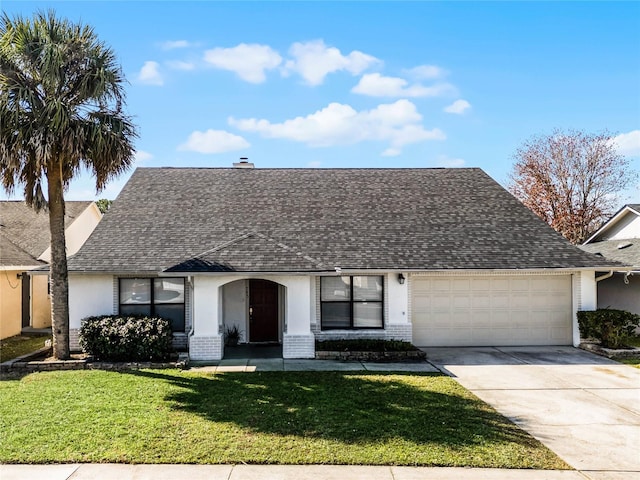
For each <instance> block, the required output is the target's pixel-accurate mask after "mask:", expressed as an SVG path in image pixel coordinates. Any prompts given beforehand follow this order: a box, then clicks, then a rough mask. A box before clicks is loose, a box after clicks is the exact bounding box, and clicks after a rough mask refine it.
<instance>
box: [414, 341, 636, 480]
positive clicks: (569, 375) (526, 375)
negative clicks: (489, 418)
mask: <svg viewBox="0 0 640 480" xmlns="http://www.w3.org/2000/svg"><path fill="white" fill-rule="evenodd" d="M426 351H427V355H428V358H429V360H430V361H431V362H433V363H434V364H436V365H439V366H440V368H442V369H445V370H446V371H448V372H450V373H451V374H452V375H453V376H454V377H455V379H456V380H457V381H458V382H459V383H460V384H461V385H462V386H464V387H465V388H467V389H469V390H471V391H472V392H473V393H474V394H475V395H477V396H478V397H479V398H481V399H482V400H484V401H485V402H487V403H488V404H489V405H491V406H492V407H493V408H495V409H496V410H497V411H498V412H500V413H501V414H502V415H504V416H506V417H508V418H509V419H511V420H512V421H513V422H515V423H516V424H517V425H518V426H520V427H521V428H523V429H524V430H526V431H527V432H529V433H530V434H531V435H533V436H534V437H535V438H537V439H538V440H540V441H541V442H542V443H543V444H544V445H546V446H547V447H549V448H550V449H551V450H552V451H554V452H555V453H556V454H557V455H558V456H559V457H560V458H562V459H563V460H564V461H566V462H567V463H568V464H569V465H571V466H572V467H574V468H575V469H577V470H580V471H581V472H582V473H583V474H585V475H586V476H587V478H592V479H598V480H601V479H627V478H628V479H631V478H633V479H636V478H640V370H639V369H636V368H633V367H630V366H627V365H622V364H619V363H617V362H614V361H612V360H608V359H606V358H603V357H599V356H597V355H593V354H591V353H588V352H585V351H582V350H578V349H575V348H571V347H503V348H428V349H426Z"/></svg>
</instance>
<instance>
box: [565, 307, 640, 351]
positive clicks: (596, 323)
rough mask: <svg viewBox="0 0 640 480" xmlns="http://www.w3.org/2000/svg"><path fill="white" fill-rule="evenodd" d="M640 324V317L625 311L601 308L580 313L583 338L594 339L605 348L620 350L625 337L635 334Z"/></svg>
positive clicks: (579, 323)
mask: <svg viewBox="0 0 640 480" xmlns="http://www.w3.org/2000/svg"><path fill="white" fill-rule="evenodd" d="M639 324H640V315H636V314H634V313H631V312H627V311H625V310H613V309H611V310H610V309H607V308H601V309H598V310H584V311H580V312H578V325H579V327H580V336H581V337H582V338H594V339H596V340H598V341H600V344H601V345H602V346H603V347H607V348H619V347H622V346H623V342H624V339H625V337H629V336H631V335H633V334H634V332H635V329H636V328H637V327H638V325H639Z"/></svg>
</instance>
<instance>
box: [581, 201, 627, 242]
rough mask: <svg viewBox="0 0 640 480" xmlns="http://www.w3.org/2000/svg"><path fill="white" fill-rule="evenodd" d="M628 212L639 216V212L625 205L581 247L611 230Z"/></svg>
mask: <svg viewBox="0 0 640 480" xmlns="http://www.w3.org/2000/svg"><path fill="white" fill-rule="evenodd" d="M628 212H633V213H635V214H636V215H639V216H640V212H637V211H636V210H635V209H633V208H631V207H630V206H629V205H625V206H624V207H622V208H621V209H620V210H618V213H616V214H615V215H614V216H613V217H611V218H610V219H609V220H607V221H606V222H605V223H604V225H602V226H601V227H600V228H599V229H598V230H596V232H595V233H594V234H593V235H591V236H590V237H589V238H587V239H586V240H585V241H584V242H582V245H587V244H589V243H591V242H592V241H593V239H594V238H597V237H598V235H600V234H601V233H603V232H606V231H607V230H609V228H611V227H612V226H613V225H614V224H616V223H617V222H618V221H619V220H620V218H622V217H623V216H625V215H626V214H627V213H628Z"/></svg>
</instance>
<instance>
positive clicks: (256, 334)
mask: <svg viewBox="0 0 640 480" xmlns="http://www.w3.org/2000/svg"><path fill="white" fill-rule="evenodd" d="M249 341H250V342H277V341H278V284H277V283H273V282H269V281H266V280H250V281H249Z"/></svg>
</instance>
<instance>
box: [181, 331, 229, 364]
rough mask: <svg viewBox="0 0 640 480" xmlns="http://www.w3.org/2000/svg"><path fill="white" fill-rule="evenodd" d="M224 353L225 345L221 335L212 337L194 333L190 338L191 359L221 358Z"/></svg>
mask: <svg viewBox="0 0 640 480" xmlns="http://www.w3.org/2000/svg"><path fill="white" fill-rule="evenodd" d="M223 354H224V346H223V343H222V336H221V335H216V336H212V337H197V336H195V335H194V336H192V337H190V338H189V358H190V359H191V360H196V361H198V360H200V361H207V360H211V361H213V360H221V359H222V356H223Z"/></svg>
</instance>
